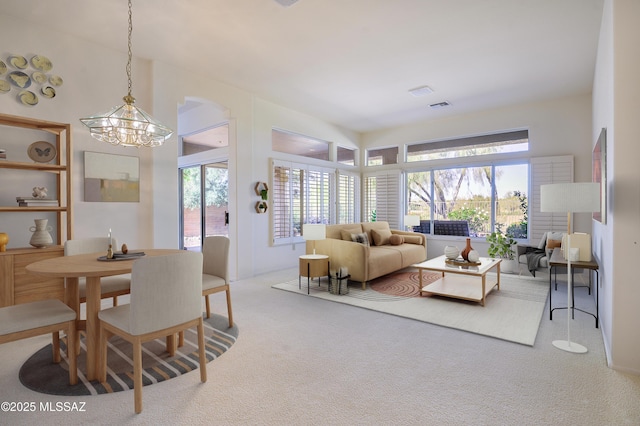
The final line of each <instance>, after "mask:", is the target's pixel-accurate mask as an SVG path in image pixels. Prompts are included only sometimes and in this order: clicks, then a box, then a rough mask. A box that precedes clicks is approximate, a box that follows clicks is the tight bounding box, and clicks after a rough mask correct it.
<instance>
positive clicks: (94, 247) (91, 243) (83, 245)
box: [64, 237, 131, 306]
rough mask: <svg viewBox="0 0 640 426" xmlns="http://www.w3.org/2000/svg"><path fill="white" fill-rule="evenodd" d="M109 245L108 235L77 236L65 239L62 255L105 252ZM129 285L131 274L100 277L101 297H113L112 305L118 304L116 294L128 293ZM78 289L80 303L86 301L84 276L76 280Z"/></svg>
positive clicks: (113, 240)
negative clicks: (72, 238) (77, 237)
mask: <svg viewBox="0 0 640 426" xmlns="http://www.w3.org/2000/svg"><path fill="white" fill-rule="evenodd" d="M112 246H113V248H114V251H115V250H116V247H117V246H118V243H117V241H116V239H115V238H112ZM108 247H109V237H93V238H79V239H74V240H67V241H65V243H64V255H65V256H73V255H76V254H87V253H101V255H106V254H107V248H108ZM130 286H131V274H123V275H114V276H111V277H103V278H101V279H100V291H101V295H100V298H101V299H110V298H111V299H113V306H118V296H122V295H125V294H129V288H130ZM78 288H79V291H80V303H84V302H86V295H87V285H86V281H85V279H84V278H80V279H79V281H78Z"/></svg>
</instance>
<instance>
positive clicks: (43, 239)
mask: <svg viewBox="0 0 640 426" xmlns="http://www.w3.org/2000/svg"><path fill="white" fill-rule="evenodd" d="M34 222H35V223H36V226H32V227H30V228H29V231H31V232H33V235H32V236H31V240H30V241H29V244H31V245H32V246H34V247H36V248H42V247H47V246H50V245H51V244H53V239H52V238H51V234H49V231H51V227H50V226H47V223H49V219H35V220H34Z"/></svg>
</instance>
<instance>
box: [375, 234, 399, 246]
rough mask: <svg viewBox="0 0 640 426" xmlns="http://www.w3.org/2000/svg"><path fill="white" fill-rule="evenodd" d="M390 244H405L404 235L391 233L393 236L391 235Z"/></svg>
mask: <svg viewBox="0 0 640 426" xmlns="http://www.w3.org/2000/svg"><path fill="white" fill-rule="evenodd" d="M371 232H373V231H371ZM389 244H391V245H392V246H399V245H400V244H404V237H403V236H402V235H398V234H391V236H390V237H389Z"/></svg>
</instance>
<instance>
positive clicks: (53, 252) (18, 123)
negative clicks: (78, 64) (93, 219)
mask: <svg viewBox="0 0 640 426" xmlns="http://www.w3.org/2000/svg"><path fill="white" fill-rule="evenodd" d="M1 126H10V127H20V128H25V129H31V130H39V131H42V132H47V133H50V134H53V135H55V143H54V145H55V147H56V150H57V155H56V158H55V159H54V160H52V162H51V163H36V162H34V163H27V162H21V161H7V160H0V169H10V170H18V171H26V172H33V173H54V174H55V175H56V178H55V181H56V190H55V195H56V198H57V200H58V202H59V206H58V207H51V206H47V207H19V206H18V205H17V203H16V205H12V206H0V213H9V212H14V213H15V212H24V213H31V212H54V213H55V214H56V224H55V225H56V229H57V232H56V235H57V237H56V241H55V244H56V245H54V246H52V247H47V248H44V249H42V248H32V247H27V248H14V249H7V251H6V252H0V266H1V268H0V306H8V305H14V304H19V303H25V302H29V301H33V300H41V299H49V298H57V299H62V298H63V297H64V280H62V279H46V278H43V277H37V276H32V275H29V274H27V273H26V271H25V267H26V265H28V264H29V263H33V262H36V261H38V260H42V259H46V258H50V257H57V256H63V254H64V253H63V249H62V244H63V243H64V241H66V240H69V239H71V238H72V236H73V232H72V224H73V214H72V205H71V200H72V192H71V155H72V153H73V145H72V143H71V125H70V124H67V123H55V122H51V121H45V120H38V119H34V118H27V117H18V116H13V115H7V114H0V132H1V131H2V128H1ZM30 142H33V141H30ZM26 148H27V145H25V149H26ZM5 190H6V189H3V188H1V187H0V191H5ZM0 222H1V220H0ZM50 224H51V223H50ZM51 225H53V224H51ZM0 231H2V232H7V230H6V229H4V230H2V229H0ZM8 233H9V234H10V232H8ZM9 236H10V235H9Z"/></svg>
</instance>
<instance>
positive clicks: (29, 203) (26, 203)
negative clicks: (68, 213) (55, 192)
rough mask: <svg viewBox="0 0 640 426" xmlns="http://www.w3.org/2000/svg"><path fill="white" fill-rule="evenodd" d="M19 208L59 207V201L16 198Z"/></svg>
mask: <svg viewBox="0 0 640 426" xmlns="http://www.w3.org/2000/svg"><path fill="white" fill-rule="evenodd" d="M16 201H17V202H18V206H19V207H59V203H58V200H52V199H50V198H33V197H16Z"/></svg>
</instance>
